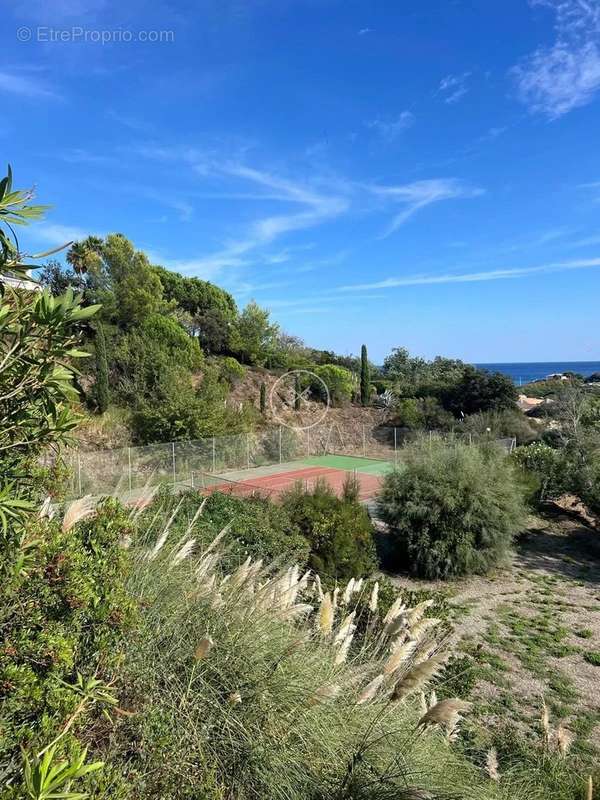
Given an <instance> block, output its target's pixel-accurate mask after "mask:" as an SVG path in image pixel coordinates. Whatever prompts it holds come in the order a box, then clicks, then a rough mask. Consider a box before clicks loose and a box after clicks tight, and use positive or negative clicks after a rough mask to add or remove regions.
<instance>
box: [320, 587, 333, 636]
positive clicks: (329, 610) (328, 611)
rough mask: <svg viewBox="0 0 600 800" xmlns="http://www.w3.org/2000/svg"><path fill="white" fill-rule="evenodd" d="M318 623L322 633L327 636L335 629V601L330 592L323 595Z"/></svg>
mask: <svg viewBox="0 0 600 800" xmlns="http://www.w3.org/2000/svg"><path fill="white" fill-rule="evenodd" d="M318 625H319V630H320V631H321V633H323V634H324V635H326V636H327V635H328V634H330V633H331V631H332V629H333V603H332V602H331V595H330V594H329V592H327V594H325V595H323V599H322V600H321V606H320V608H319V617H318Z"/></svg>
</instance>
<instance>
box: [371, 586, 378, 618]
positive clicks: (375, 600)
mask: <svg viewBox="0 0 600 800" xmlns="http://www.w3.org/2000/svg"><path fill="white" fill-rule="evenodd" d="M378 603H379V581H375V583H374V584H373V589H372V591H371V597H370V599H369V610H370V611H371V613H372V614H374V613H375V612H376V611H377V604H378Z"/></svg>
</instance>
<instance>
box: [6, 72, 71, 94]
mask: <svg viewBox="0 0 600 800" xmlns="http://www.w3.org/2000/svg"><path fill="white" fill-rule="evenodd" d="M0 92H8V93H9V94H16V95H19V96H20V97H31V98H40V97H45V98H47V99H54V100H59V99H61V97H60V95H59V94H58V93H57V92H55V91H54V90H53V89H52V88H51V87H50V86H48V85H47V84H46V83H45V82H44V81H43V80H40V79H39V78H38V77H37V76H33V75H31V74H29V75H24V74H22V73H19V72H0Z"/></svg>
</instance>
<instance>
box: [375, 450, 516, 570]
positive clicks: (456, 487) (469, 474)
mask: <svg viewBox="0 0 600 800" xmlns="http://www.w3.org/2000/svg"><path fill="white" fill-rule="evenodd" d="M379 510H380V514H381V517H382V519H383V520H384V521H385V522H387V523H388V525H389V526H390V533H389V535H390V537H392V542H393V544H395V546H396V547H395V558H396V566H402V567H405V568H408V569H409V570H410V572H411V573H413V574H415V575H419V576H422V577H425V578H449V577H452V576H455V575H464V574H469V573H472V572H478V573H482V572H486V571H487V570H489V569H490V568H491V567H493V566H495V565H496V564H498V563H499V562H500V561H501V560H502V559H503V558H504V556H505V555H506V553H507V551H508V549H509V547H510V544H511V541H512V538H513V536H514V535H515V534H516V532H517V531H518V530H519V526H520V524H521V523H522V521H523V515H524V504H523V497H522V490H521V488H520V487H519V486H518V485H517V480H516V476H515V473H514V469H513V466H512V463H511V461H510V460H509V459H508V458H507V457H506V455H505V454H504V452H503V451H502V450H500V449H499V448H496V447H495V446H492V445H489V446H486V447H468V446H466V445H452V446H448V445H445V444H444V443H443V442H439V441H436V440H433V441H431V442H424V441H423V442H418V443H417V444H415V445H413V446H411V447H408V448H406V449H405V450H404V451H403V468H402V470H396V471H394V472H392V473H390V474H389V475H387V476H386V478H385V479H384V483H383V487H382V490H381V494H380V497H379Z"/></svg>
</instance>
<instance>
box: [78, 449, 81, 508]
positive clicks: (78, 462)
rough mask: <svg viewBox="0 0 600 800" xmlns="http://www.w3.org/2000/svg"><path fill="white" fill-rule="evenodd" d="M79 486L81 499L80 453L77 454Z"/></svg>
mask: <svg viewBox="0 0 600 800" xmlns="http://www.w3.org/2000/svg"><path fill="white" fill-rule="evenodd" d="M77 486H78V488H79V496H80V497H81V453H79V452H78V453H77Z"/></svg>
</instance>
